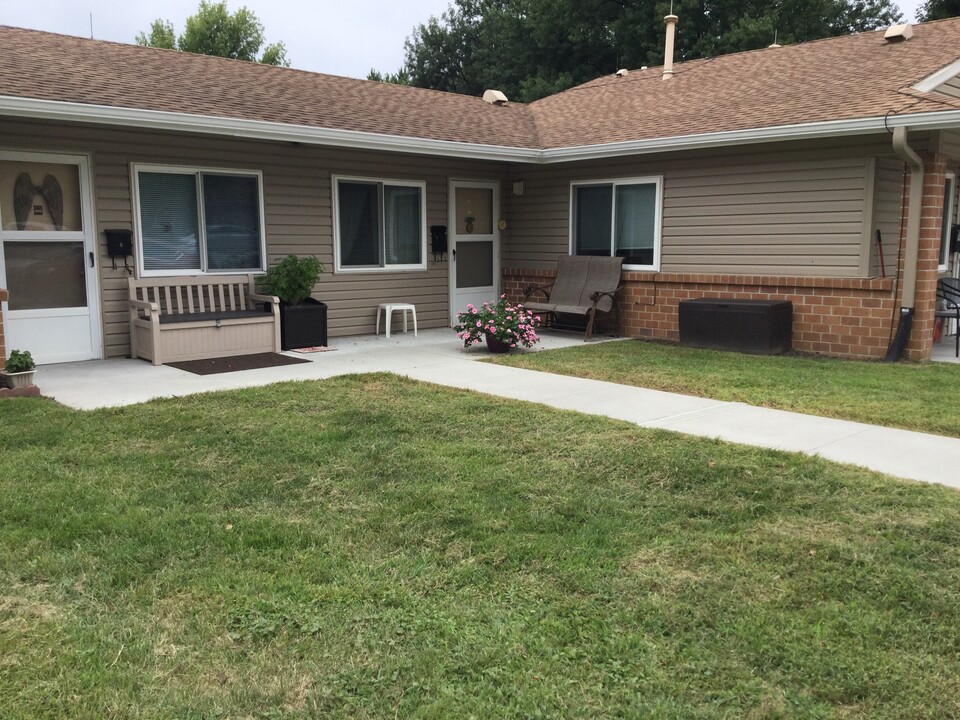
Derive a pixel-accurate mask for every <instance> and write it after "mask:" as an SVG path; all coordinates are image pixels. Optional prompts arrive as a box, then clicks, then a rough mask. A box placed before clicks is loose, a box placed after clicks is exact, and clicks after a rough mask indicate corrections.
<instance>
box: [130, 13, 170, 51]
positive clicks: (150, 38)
mask: <svg viewBox="0 0 960 720" xmlns="http://www.w3.org/2000/svg"><path fill="white" fill-rule="evenodd" d="M137 45H147V46H149V47H155V48H163V49H165V50H176V49H177V37H176V35H175V34H174V32H173V23H172V22H170V21H169V20H161V19H159V18H157V19H156V20H154V21H153V22H152V23H150V34H149V35H147V34H146V33H137Z"/></svg>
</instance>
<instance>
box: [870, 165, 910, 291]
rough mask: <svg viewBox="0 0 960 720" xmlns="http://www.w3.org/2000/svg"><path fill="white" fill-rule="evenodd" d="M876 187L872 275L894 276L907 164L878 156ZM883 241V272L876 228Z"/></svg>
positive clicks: (871, 258)
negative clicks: (905, 166)
mask: <svg viewBox="0 0 960 720" xmlns="http://www.w3.org/2000/svg"><path fill="white" fill-rule="evenodd" d="M876 162H877V165H876V176H875V180H874V186H873V227H872V229H871V232H870V265H869V274H870V275H871V276H873V277H880V276H881V275H884V274H885V276H886V277H892V276H893V275H895V274H896V272H897V254H898V253H899V248H900V220H901V214H902V212H903V181H904V165H903V162H902V161H901V160H899V159H897V158H877V161H876ZM877 230H879V231H880V237H881V238H882V240H883V264H884V268H883V270H884V272H881V268H880V253H879V251H878V248H877V238H876V231H877Z"/></svg>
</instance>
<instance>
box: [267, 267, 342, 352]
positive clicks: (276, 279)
mask: <svg viewBox="0 0 960 720" xmlns="http://www.w3.org/2000/svg"><path fill="white" fill-rule="evenodd" d="M323 270H324V267H323V263H322V262H320V260H318V259H317V258H315V257H313V256H312V255H311V256H307V257H297V256H296V255H288V256H287V257H285V258H284V259H283V260H281V261H280V262H279V263H277V264H276V265H274V266H273V267H271V268H269V269H268V270H267V274H266V275H264V276H263V277H262V278H260V279H259V284H260V287H261V289H262V290H263V291H264V292H265V293H266V294H268V295H276V296H277V297H278V298H280V347H281V348H282V349H284V350H291V349H293V348H301V347H313V346H318V345H326V344H327V306H326V303H322V302H320V301H319V300H314V299H313V298H312V297H310V293H311V292H312V291H313V286H314V285H316V284H317V281H318V280H319V279H320V273H322V272H323Z"/></svg>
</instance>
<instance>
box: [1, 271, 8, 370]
mask: <svg viewBox="0 0 960 720" xmlns="http://www.w3.org/2000/svg"><path fill="white" fill-rule="evenodd" d="M6 301H7V291H6V289H4V288H0V302H6ZM6 366H7V345H6V343H5V342H4V337H3V308H2V307H0V370H3V369H4V368H5V367H6Z"/></svg>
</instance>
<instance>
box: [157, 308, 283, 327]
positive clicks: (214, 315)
mask: <svg viewBox="0 0 960 720" xmlns="http://www.w3.org/2000/svg"><path fill="white" fill-rule="evenodd" d="M252 317H272V314H271V313H269V312H264V311H263V310H226V311H218V312H202V313H183V314H182V315H161V316H160V324H161V325H167V324H169V323H183V322H203V321H204V320H237V319H239V318H252Z"/></svg>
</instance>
